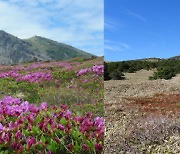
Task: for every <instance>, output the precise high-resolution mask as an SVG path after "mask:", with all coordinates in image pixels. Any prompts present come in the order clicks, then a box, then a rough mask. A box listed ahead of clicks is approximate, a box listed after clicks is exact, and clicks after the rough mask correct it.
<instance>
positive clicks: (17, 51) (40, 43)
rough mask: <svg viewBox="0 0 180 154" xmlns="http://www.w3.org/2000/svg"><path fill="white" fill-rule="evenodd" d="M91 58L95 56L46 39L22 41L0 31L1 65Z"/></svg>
mask: <svg viewBox="0 0 180 154" xmlns="http://www.w3.org/2000/svg"><path fill="white" fill-rule="evenodd" d="M91 56H94V55H92V54H90V53H87V52H85V51H82V50H79V49H77V48H75V47H72V46H70V45H67V44H64V43H59V42H57V41H54V40H51V39H48V38H45V37H41V36H33V37H31V38H28V39H20V38H18V37H16V36H13V35H11V34H9V33H7V32H5V31H3V30H0V64H18V63H22V62H30V61H51V60H67V59H70V58H75V57H91Z"/></svg>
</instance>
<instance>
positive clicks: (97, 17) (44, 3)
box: [0, 0, 104, 56]
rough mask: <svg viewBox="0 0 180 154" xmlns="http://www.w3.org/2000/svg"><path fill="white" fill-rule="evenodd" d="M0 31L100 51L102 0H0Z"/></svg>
mask: <svg viewBox="0 0 180 154" xmlns="http://www.w3.org/2000/svg"><path fill="white" fill-rule="evenodd" d="M0 30H4V31H6V32H8V33H11V34H13V35H15V36H17V37H19V38H29V37H32V36H34V35H38V36H42V37H46V38H50V39H53V40H56V41H58V42H62V43H66V44H69V45H72V46H74V47H77V48H79V49H82V50H85V51H87V52H90V53H92V54H95V55H99V56H102V55H103V54H104V2H103V0H0Z"/></svg>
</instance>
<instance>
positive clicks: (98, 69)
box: [76, 65, 104, 76]
mask: <svg viewBox="0 0 180 154" xmlns="http://www.w3.org/2000/svg"><path fill="white" fill-rule="evenodd" d="M89 72H93V73H95V74H96V75H103V74H104V65H94V66H93V67H92V68H85V69H81V70H80V71H78V72H77V74H76V75H77V76H81V75H84V74H87V73H89Z"/></svg>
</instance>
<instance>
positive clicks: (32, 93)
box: [0, 58, 104, 154]
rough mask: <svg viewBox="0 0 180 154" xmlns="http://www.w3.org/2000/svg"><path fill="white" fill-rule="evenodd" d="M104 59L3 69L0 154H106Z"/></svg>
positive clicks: (39, 63)
mask: <svg viewBox="0 0 180 154" xmlns="http://www.w3.org/2000/svg"><path fill="white" fill-rule="evenodd" d="M103 73H104V66H103V60H102V58H96V59H78V58H76V59H71V60H67V61H55V62H37V63H25V64H19V65H14V66H0V152H1V153H39V154H41V153H42V154H43V153H48V154H50V153H102V151H103V141H104V120H103V95H104V87H103Z"/></svg>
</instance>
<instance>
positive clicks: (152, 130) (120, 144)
mask: <svg viewBox="0 0 180 154" xmlns="http://www.w3.org/2000/svg"><path fill="white" fill-rule="evenodd" d="M152 74H153V70H151V71H145V70H141V71H138V72H136V73H126V74H125V76H126V80H119V81H116V80H112V81H105V85H104V86H105V106H104V111H105V123H106V129H105V153H180V122H179V116H180V114H179V113H180V112H179V111H180V75H177V76H176V77H174V78H172V79H171V80H148V78H149V76H150V75H152Z"/></svg>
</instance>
